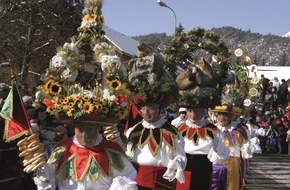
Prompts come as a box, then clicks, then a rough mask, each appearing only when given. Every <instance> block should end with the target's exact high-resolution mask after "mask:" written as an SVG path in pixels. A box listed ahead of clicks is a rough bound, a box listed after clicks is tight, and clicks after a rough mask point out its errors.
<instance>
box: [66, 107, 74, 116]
mask: <svg viewBox="0 0 290 190" xmlns="http://www.w3.org/2000/svg"><path fill="white" fill-rule="evenodd" d="M66 115H67V116H68V117H71V116H72V115H73V109H69V110H67V111H66Z"/></svg>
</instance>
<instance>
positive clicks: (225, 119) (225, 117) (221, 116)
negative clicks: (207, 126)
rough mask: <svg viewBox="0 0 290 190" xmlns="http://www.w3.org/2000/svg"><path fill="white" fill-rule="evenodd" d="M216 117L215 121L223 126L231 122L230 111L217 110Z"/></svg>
mask: <svg viewBox="0 0 290 190" xmlns="http://www.w3.org/2000/svg"><path fill="white" fill-rule="evenodd" d="M216 119H217V123H219V124H220V125H222V126H225V125H227V124H230V123H231V120H232V114H231V113H224V112H219V113H218V114H217V118H216Z"/></svg>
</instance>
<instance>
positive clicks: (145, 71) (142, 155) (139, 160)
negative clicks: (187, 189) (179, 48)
mask: <svg viewBox="0 0 290 190" xmlns="http://www.w3.org/2000/svg"><path fill="white" fill-rule="evenodd" d="M142 48H144V44H141V45H140V46H139V51H141V52H142ZM141 52H140V54H139V57H138V58H136V59H133V60H131V61H130V63H129V81H130V82H131V87H132V89H134V90H135V93H134V94H135V97H134V101H133V102H132V106H134V107H135V108H136V109H133V110H136V111H135V113H132V115H139V116H141V121H139V122H137V121H136V122H137V123H136V122H132V121H129V123H130V125H128V129H127V131H126V136H127V139H128V144H127V151H126V153H127V155H128V156H129V157H130V158H131V161H132V163H133V164H134V166H135V167H136V169H137V177H136V182H137V185H138V189H140V190H142V189H144V190H145V189H153V190H154V189H155V190H157V189H158V190H169V189H172V190H174V189H175V186H176V180H178V181H179V182H181V183H183V182H184V176H183V170H184V167H185V164H186V156H185V152H184V147H183V146H184V139H183V137H182V136H181V135H180V133H179V132H178V130H177V129H176V128H175V127H174V126H173V125H171V124H170V122H168V121H167V120H166V119H165V115H164V114H163V113H162V110H163V108H164V107H166V106H168V105H169V104H170V103H172V102H173V101H174V100H175V99H176V97H177V96H178V89H177V86H176V84H175V82H174V80H173V79H172V77H171V76H170V75H168V74H167V73H166V71H165V69H164V68H163V67H164V61H163V57H161V56H160V55H158V54H155V53H149V54H146V55H144V54H141ZM136 112H137V113H136ZM135 118H136V117H135Z"/></svg>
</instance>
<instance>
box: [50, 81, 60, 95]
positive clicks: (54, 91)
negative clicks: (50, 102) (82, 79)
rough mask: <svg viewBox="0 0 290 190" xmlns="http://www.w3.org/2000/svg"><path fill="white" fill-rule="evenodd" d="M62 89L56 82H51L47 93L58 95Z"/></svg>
mask: <svg viewBox="0 0 290 190" xmlns="http://www.w3.org/2000/svg"><path fill="white" fill-rule="evenodd" d="M61 91H62V88H61V86H60V84H59V83H58V82H52V83H51V85H50V88H49V93H50V94H52V95H59V94H60V93H61Z"/></svg>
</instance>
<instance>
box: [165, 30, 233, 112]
mask: <svg viewBox="0 0 290 190" xmlns="http://www.w3.org/2000/svg"><path fill="white" fill-rule="evenodd" d="M229 55H230V53H229V51H228V48H227V47H226V45H225V44H224V42H223V41H222V40H221V39H220V37H219V36H217V35H215V34H213V33H212V32H209V31H206V30H204V29H201V28H197V29H193V30H191V31H189V32H186V33H181V34H179V35H177V36H175V37H174V38H173V39H172V40H171V42H170V44H169V47H168V48H167V50H166V63H167V68H168V70H169V71H171V73H172V75H173V76H174V77H175V80H176V82H177V85H178V88H179V94H180V96H179V101H178V104H179V106H182V107H191V108H193V107H200V108H212V107H214V106H216V105H219V104H220V99H221V89H222V87H223V86H224V81H223V77H224V75H225V74H226V73H227V70H228V63H227V58H228V57H229Z"/></svg>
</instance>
